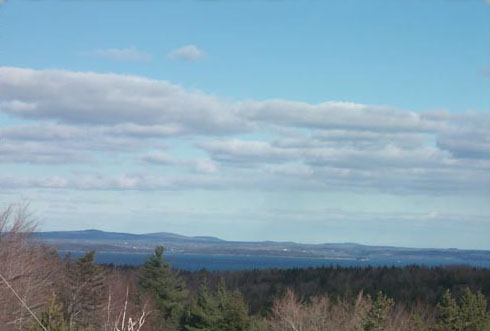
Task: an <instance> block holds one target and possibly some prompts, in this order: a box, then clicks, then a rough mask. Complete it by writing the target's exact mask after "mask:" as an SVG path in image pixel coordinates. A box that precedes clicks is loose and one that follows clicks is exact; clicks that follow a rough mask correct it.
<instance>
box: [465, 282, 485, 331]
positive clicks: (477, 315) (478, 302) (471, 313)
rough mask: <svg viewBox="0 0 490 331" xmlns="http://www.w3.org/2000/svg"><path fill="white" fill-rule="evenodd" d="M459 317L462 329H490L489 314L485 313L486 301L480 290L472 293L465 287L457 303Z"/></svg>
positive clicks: (470, 330)
mask: <svg viewBox="0 0 490 331" xmlns="http://www.w3.org/2000/svg"><path fill="white" fill-rule="evenodd" d="M459 319H460V321H461V322H460V324H461V325H462V330H465V331H484V330H490V316H489V314H488V313H487V301H486V300H485V297H484V296H483V294H481V292H477V293H473V292H471V290H470V289H469V288H466V289H465V291H464V293H463V296H462V297H461V300H460V305H459Z"/></svg>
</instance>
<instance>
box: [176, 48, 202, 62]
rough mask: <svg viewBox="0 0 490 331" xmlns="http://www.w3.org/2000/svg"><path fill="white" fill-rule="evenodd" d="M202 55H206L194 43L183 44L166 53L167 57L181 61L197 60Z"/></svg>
mask: <svg viewBox="0 0 490 331" xmlns="http://www.w3.org/2000/svg"><path fill="white" fill-rule="evenodd" d="M204 56H206V53H205V52H204V51H203V50H201V49H199V48H198V47H197V46H196V45H185V46H182V47H180V48H177V49H174V50H172V51H170V52H169V53H168V54H167V57H168V58H169V59H172V60H183V61H197V60H199V59H202V58H203V57H204Z"/></svg>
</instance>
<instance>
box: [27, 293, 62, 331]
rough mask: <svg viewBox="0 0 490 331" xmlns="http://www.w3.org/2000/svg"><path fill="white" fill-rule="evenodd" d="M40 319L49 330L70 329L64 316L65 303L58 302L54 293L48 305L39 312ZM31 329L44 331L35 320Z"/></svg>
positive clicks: (30, 330) (32, 330)
mask: <svg viewBox="0 0 490 331" xmlns="http://www.w3.org/2000/svg"><path fill="white" fill-rule="evenodd" d="M38 319H39V321H40V322H41V324H42V325H43V326H44V327H45V328H46V329H47V330H48V331H69V328H68V326H67V323H66V322H65V318H64V316H63V305H62V304H61V303H59V302H58V299H57V297H56V294H54V293H53V294H52V295H51V298H50V299H49V302H48V306H47V307H46V308H45V309H44V310H43V311H42V312H41V313H40V314H39V316H38ZM29 331H44V328H42V327H41V326H40V325H39V323H38V322H37V321H33V325H32V327H31V328H29Z"/></svg>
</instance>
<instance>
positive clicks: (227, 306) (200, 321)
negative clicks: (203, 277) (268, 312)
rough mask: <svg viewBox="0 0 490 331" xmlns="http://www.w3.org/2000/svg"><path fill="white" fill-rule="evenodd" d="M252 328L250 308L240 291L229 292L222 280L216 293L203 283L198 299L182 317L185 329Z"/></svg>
mask: <svg viewBox="0 0 490 331" xmlns="http://www.w3.org/2000/svg"><path fill="white" fill-rule="evenodd" d="M250 328H251V321H250V317H249V316H248V308H247V306H246V305H245V303H244V301H243V298H242V296H241V294H240V292H238V291H235V292H232V293H230V292H228V291H227V289H226V285H225V283H224V281H220V283H219V284H218V288H217V290H216V293H215V294H211V293H210V292H209V290H208V287H207V284H206V281H204V282H203V283H202V284H201V289H200V290H199V293H198V295H197V299H196V301H195V302H193V303H192V304H191V306H190V308H189V309H188V311H187V313H186V315H185V316H184V318H183V319H182V322H181V329H182V330H184V331H247V330H250Z"/></svg>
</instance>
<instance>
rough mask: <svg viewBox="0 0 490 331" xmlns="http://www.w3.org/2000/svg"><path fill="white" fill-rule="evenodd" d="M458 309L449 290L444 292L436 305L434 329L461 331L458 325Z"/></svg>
mask: <svg viewBox="0 0 490 331" xmlns="http://www.w3.org/2000/svg"><path fill="white" fill-rule="evenodd" d="M459 324H460V321H459V307H458V304H457V303H456V300H454V299H453V297H452V295H451V291H450V290H446V292H444V295H443V296H442V298H441V301H440V302H439V303H438V305H437V325H436V329H437V330H441V331H453V330H454V331H457V330H461V326H460V325H459Z"/></svg>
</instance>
